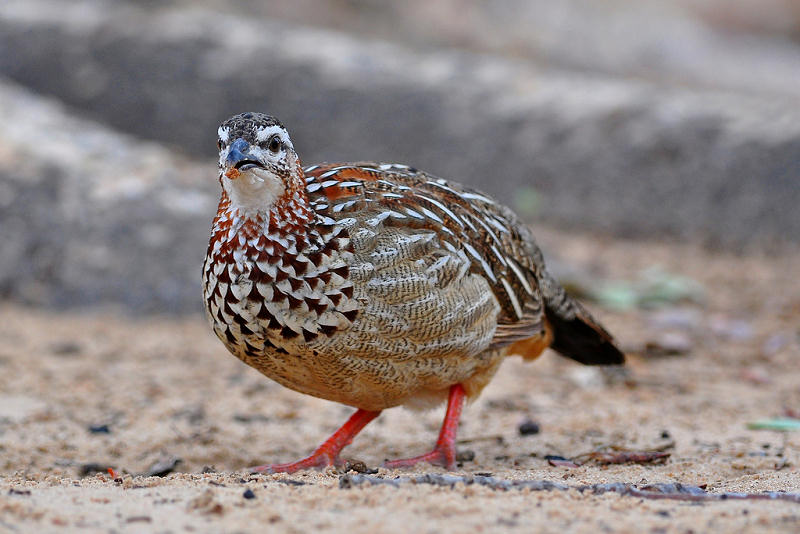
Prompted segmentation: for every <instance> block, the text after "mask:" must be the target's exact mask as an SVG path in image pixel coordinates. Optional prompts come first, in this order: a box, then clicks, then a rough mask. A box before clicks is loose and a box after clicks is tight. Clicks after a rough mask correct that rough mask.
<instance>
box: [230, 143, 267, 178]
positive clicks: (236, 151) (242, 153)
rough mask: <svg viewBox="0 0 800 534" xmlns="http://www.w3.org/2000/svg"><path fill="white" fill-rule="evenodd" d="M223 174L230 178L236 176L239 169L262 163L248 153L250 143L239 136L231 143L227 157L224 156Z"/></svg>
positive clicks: (257, 165)
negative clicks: (224, 169) (224, 168)
mask: <svg viewBox="0 0 800 534" xmlns="http://www.w3.org/2000/svg"><path fill="white" fill-rule="evenodd" d="M225 167H226V171H225V176H227V177H228V178H230V179H231V180H233V179H235V178H238V177H239V174H240V172H241V171H243V170H245V169H249V168H251V167H261V168H263V167H264V165H263V164H262V163H261V162H260V161H258V159H256V157H255V156H253V155H251V154H250V143H248V142H247V141H245V140H244V139H242V138H241V137H240V138H238V139H236V141H234V142H233V143H232V144H231V147H230V150H229V151H228V157H227V158H225Z"/></svg>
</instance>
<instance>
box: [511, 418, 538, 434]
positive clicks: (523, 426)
mask: <svg viewBox="0 0 800 534" xmlns="http://www.w3.org/2000/svg"><path fill="white" fill-rule="evenodd" d="M517 430H518V431H519V435H520V436H532V435H534V434H538V433H539V430H540V428H539V423H535V422H533V421H531V420H530V419H527V420H525V421H523V422H522V423H520V425H519V426H518V427H517Z"/></svg>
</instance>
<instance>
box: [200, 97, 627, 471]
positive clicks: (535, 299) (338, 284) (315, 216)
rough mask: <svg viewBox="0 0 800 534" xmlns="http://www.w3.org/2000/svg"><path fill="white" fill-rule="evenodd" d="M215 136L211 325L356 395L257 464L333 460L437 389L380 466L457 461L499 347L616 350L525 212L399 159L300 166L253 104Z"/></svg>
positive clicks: (321, 394)
mask: <svg viewBox="0 0 800 534" xmlns="http://www.w3.org/2000/svg"><path fill="white" fill-rule="evenodd" d="M217 134H218V140H217V146H218V148H219V182H220V185H221V187H222V193H221V197H220V201H219V205H218V209H217V213H216V215H215V217H214V219H213V222H212V228H211V237H210V240H209V246H208V251H207V254H206V258H205V262H204V265H203V298H204V304H205V312H206V316H207V318H208V320H209V322H210V324H211V327H212V328H213V331H214V333H215V334H216V336H217V337H218V338H219V339H220V340H221V341H222V343H223V344H224V345H225V347H227V349H228V350H229V351H230V352H231V353H232V354H233V355H234V356H236V357H237V358H239V359H240V360H241V361H243V362H244V363H246V364H247V365H249V366H251V367H253V368H255V369H256V370H258V371H260V372H261V373H262V374H264V375H266V376H267V377H269V378H270V379H272V380H274V381H275V382H278V383H279V384H281V385H283V386H285V387H287V388H290V389H292V390H295V391H297V392H300V393H304V394H308V395H312V396H315V397H318V398H322V399H327V400H329V401H334V402H338V403H342V404H345V405H348V406H351V407H353V408H355V409H356V411H355V412H354V413H353V414H352V416H351V417H350V418H349V419H348V420H347V421H346V422H345V423H344V425H342V426H341V427H340V428H339V429H338V430H337V431H336V432H335V433H334V434H333V435H331V436H330V438H328V439H327V440H326V441H325V442H324V443H323V444H322V445H320V446H319V447H318V448H317V449H316V450H314V452H312V453H311V454H310V455H309V456H307V457H305V458H303V459H301V460H298V461H294V462H290V463H274V464H265V465H261V466H257V467H254V468H252V470H253V471H254V472H263V473H278V472H285V473H292V472H296V471H299V470H304V469H311V468H325V467H327V466H330V465H333V466H341V465H342V463H343V461H342V459H341V458H340V453H341V451H342V449H343V448H344V447H346V446H347V445H348V444H350V443H351V442H352V440H353V438H354V437H355V436H356V434H358V433H359V432H360V431H361V430H362V429H363V428H364V427H365V426H366V425H367V424H368V423H369V422H370V421H372V420H374V419H375V418H376V417H377V416H378V415H379V414H380V413H381V411H382V410H385V409H388V408H392V407H396V406H405V407H408V408H411V409H416V410H424V409H429V408H431V407H434V406H436V405H440V404H442V403H443V402H446V403H447V406H446V413H445V416H444V420H443V422H442V426H441V430H440V433H439V436H438V438H437V441H436V443H435V446H434V448H433V449H432V450H431V451H430V452H428V453H426V454H422V455H420V456H415V457H410V458H406V459H399V460H391V461H386V462H385V463H384V465H385V466H386V467H388V468H407V467H412V466H415V465H417V464H419V463H421V462H427V463H429V464H431V465H434V466H442V467H444V468H447V469H452V468H453V467H454V465H455V461H456V447H455V439H456V432H457V427H458V423H459V419H460V416H461V411H462V407H463V405H464V403H465V401H467V400H474V399H475V398H476V397H477V396H478V395H479V394H480V392H481V390H482V389H483V388H484V387H485V386H486V385H487V384H488V383H489V381H490V380H491V379H492V377H493V375H494V374H495V372H496V371H497V369H498V367H499V365H500V364H501V363H502V361H503V360H504V359H505V357H506V356H509V355H520V356H522V358H523V359H525V360H533V359H535V358H536V357H538V356H539V355H540V354H541V353H542V352H543V351H544V350H545V349H547V348H551V349H553V350H554V351H555V352H557V353H560V354H561V355H563V356H566V357H568V358H571V359H573V360H576V361H578V362H580V363H582V364H587V365H616V364H622V363H624V355H623V353H622V352H621V351H620V350H619V349H618V348H617V345H616V344H615V341H614V339H613V338H612V336H611V335H610V334H609V333H608V332H607V331H606V330H605V329H604V328H603V327H602V326H601V325H600V323H599V322H598V321H596V320H595V319H594V318H593V317H592V316H591V315H590V313H589V312H588V311H587V310H586V309H585V308H584V307H583V306H582V305H581V304H580V303H579V302H577V301H576V300H574V299H573V298H571V297H570V296H569V295H567V293H566V292H565V290H564V289H563V288H562V287H561V286H560V285H559V284H558V282H557V281H556V280H555V278H554V277H553V276H552V275H551V274H550V273H549V272H548V271H547V269H546V268H545V264H544V259H543V257H542V253H541V251H540V249H539V247H538V246H537V245H536V243H535V241H534V239H533V236H532V234H531V231H530V229H529V228H528V226H526V225H525V224H524V223H523V222H522V221H521V220H520V218H519V217H517V216H516V215H515V214H514V213H513V212H512V210H511V209H509V208H508V207H506V206H504V205H502V204H501V203H499V202H497V201H496V200H494V199H493V198H491V197H490V196H489V195H487V194H484V193H482V192H480V191H477V190H474V189H471V188H468V187H465V186H462V185H459V184H458V183H456V182H453V181H447V180H444V179H441V178H438V177H436V176H433V175H431V174H428V173H426V172H423V171H421V170H418V169H416V168H414V167H410V166H407V165H402V164H394V163H375V162H356V163H325V164H320V165H312V166H310V167H306V168H303V166H302V164H301V160H300V158H299V157H298V155H297V152H296V151H295V149H294V145H293V144H292V140H291V138H290V137H289V134H288V132H287V130H286V128H285V127H284V126H283V124H282V123H281V122H280V121H279V120H278V119H276V118H275V117H272V116H270V115H267V114H263V113H256V112H246V113H240V114H238V115H235V116H233V117H231V118H229V119H227V120H225V121H224V122H223V123H222V124H221V125H220V126H219V128H218V130H217Z"/></svg>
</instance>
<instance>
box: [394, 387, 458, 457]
mask: <svg viewBox="0 0 800 534" xmlns="http://www.w3.org/2000/svg"><path fill="white" fill-rule="evenodd" d="M464 397H466V393H465V392H464V387H463V386H462V385H461V384H455V385H453V386H450V396H449V397H448V399H447V413H445V415H444V422H442V429H441V430H440V431H439V439H438V440H436V446H435V447H434V448H433V450H432V451H431V452H429V453H427V454H423V455H422V456H417V457H415V458H407V459H403V460H392V461H390V462H386V463H384V464H383V465H384V466H385V467H388V468H390V469H394V468H398V467H411V466H413V465H416V464H418V463H419V462H428V463H429V464H432V465H441V466H442V467H445V468H447V469H452V468H453V466H454V465H455V463H456V430H458V420H459V418H460V417H461V408H463V406H464Z"/></svg>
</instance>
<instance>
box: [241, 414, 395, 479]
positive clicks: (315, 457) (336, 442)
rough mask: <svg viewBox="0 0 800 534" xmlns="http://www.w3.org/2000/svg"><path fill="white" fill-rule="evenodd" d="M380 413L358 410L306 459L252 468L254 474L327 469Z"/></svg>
mask: <svg viewBox="0 0 800 534" xmlns="http://www.w3.org/2000/svg"><path fill="white" fill-rule="evenodd" d="M380 413H381V412H368V411H367V410H361V409H359V410H358V411H357V412H356V413H354V414H353V415H351V416H350V419H348V420H347V422H346V423H345V424H343V425H342V426H341V428H339V430H337V431H336V432H334V433H333V435H332V436H331V437H329V438H328V439H327V441H325V443H323V444H322V445H320V446H319V448H318V449H317V450H315V451H314V452H313V453H311V456H309V457H308V458H303V459H302V460H298V461H297V462H291V463H288V464H267V465H259V466H258V467H252V468H251V469H250V470H251V471H252V472H254V473H294V472H295V471H300V470H301V469H311V468H313V467H327V466H329V465H333V464H335V463H337V462H338V461H339V453H340V452H342V449H344V448H345V447H347V446H348V445H350V442H351V441H353V438H354V437H356V434H358V433H359V432H361V430H362V429H363V428H364V427H365V426H367V424H368V423H369V422H370V421H372V420H373V419H375V418H376V417H378V415H379V414H380Z"/></svg>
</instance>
